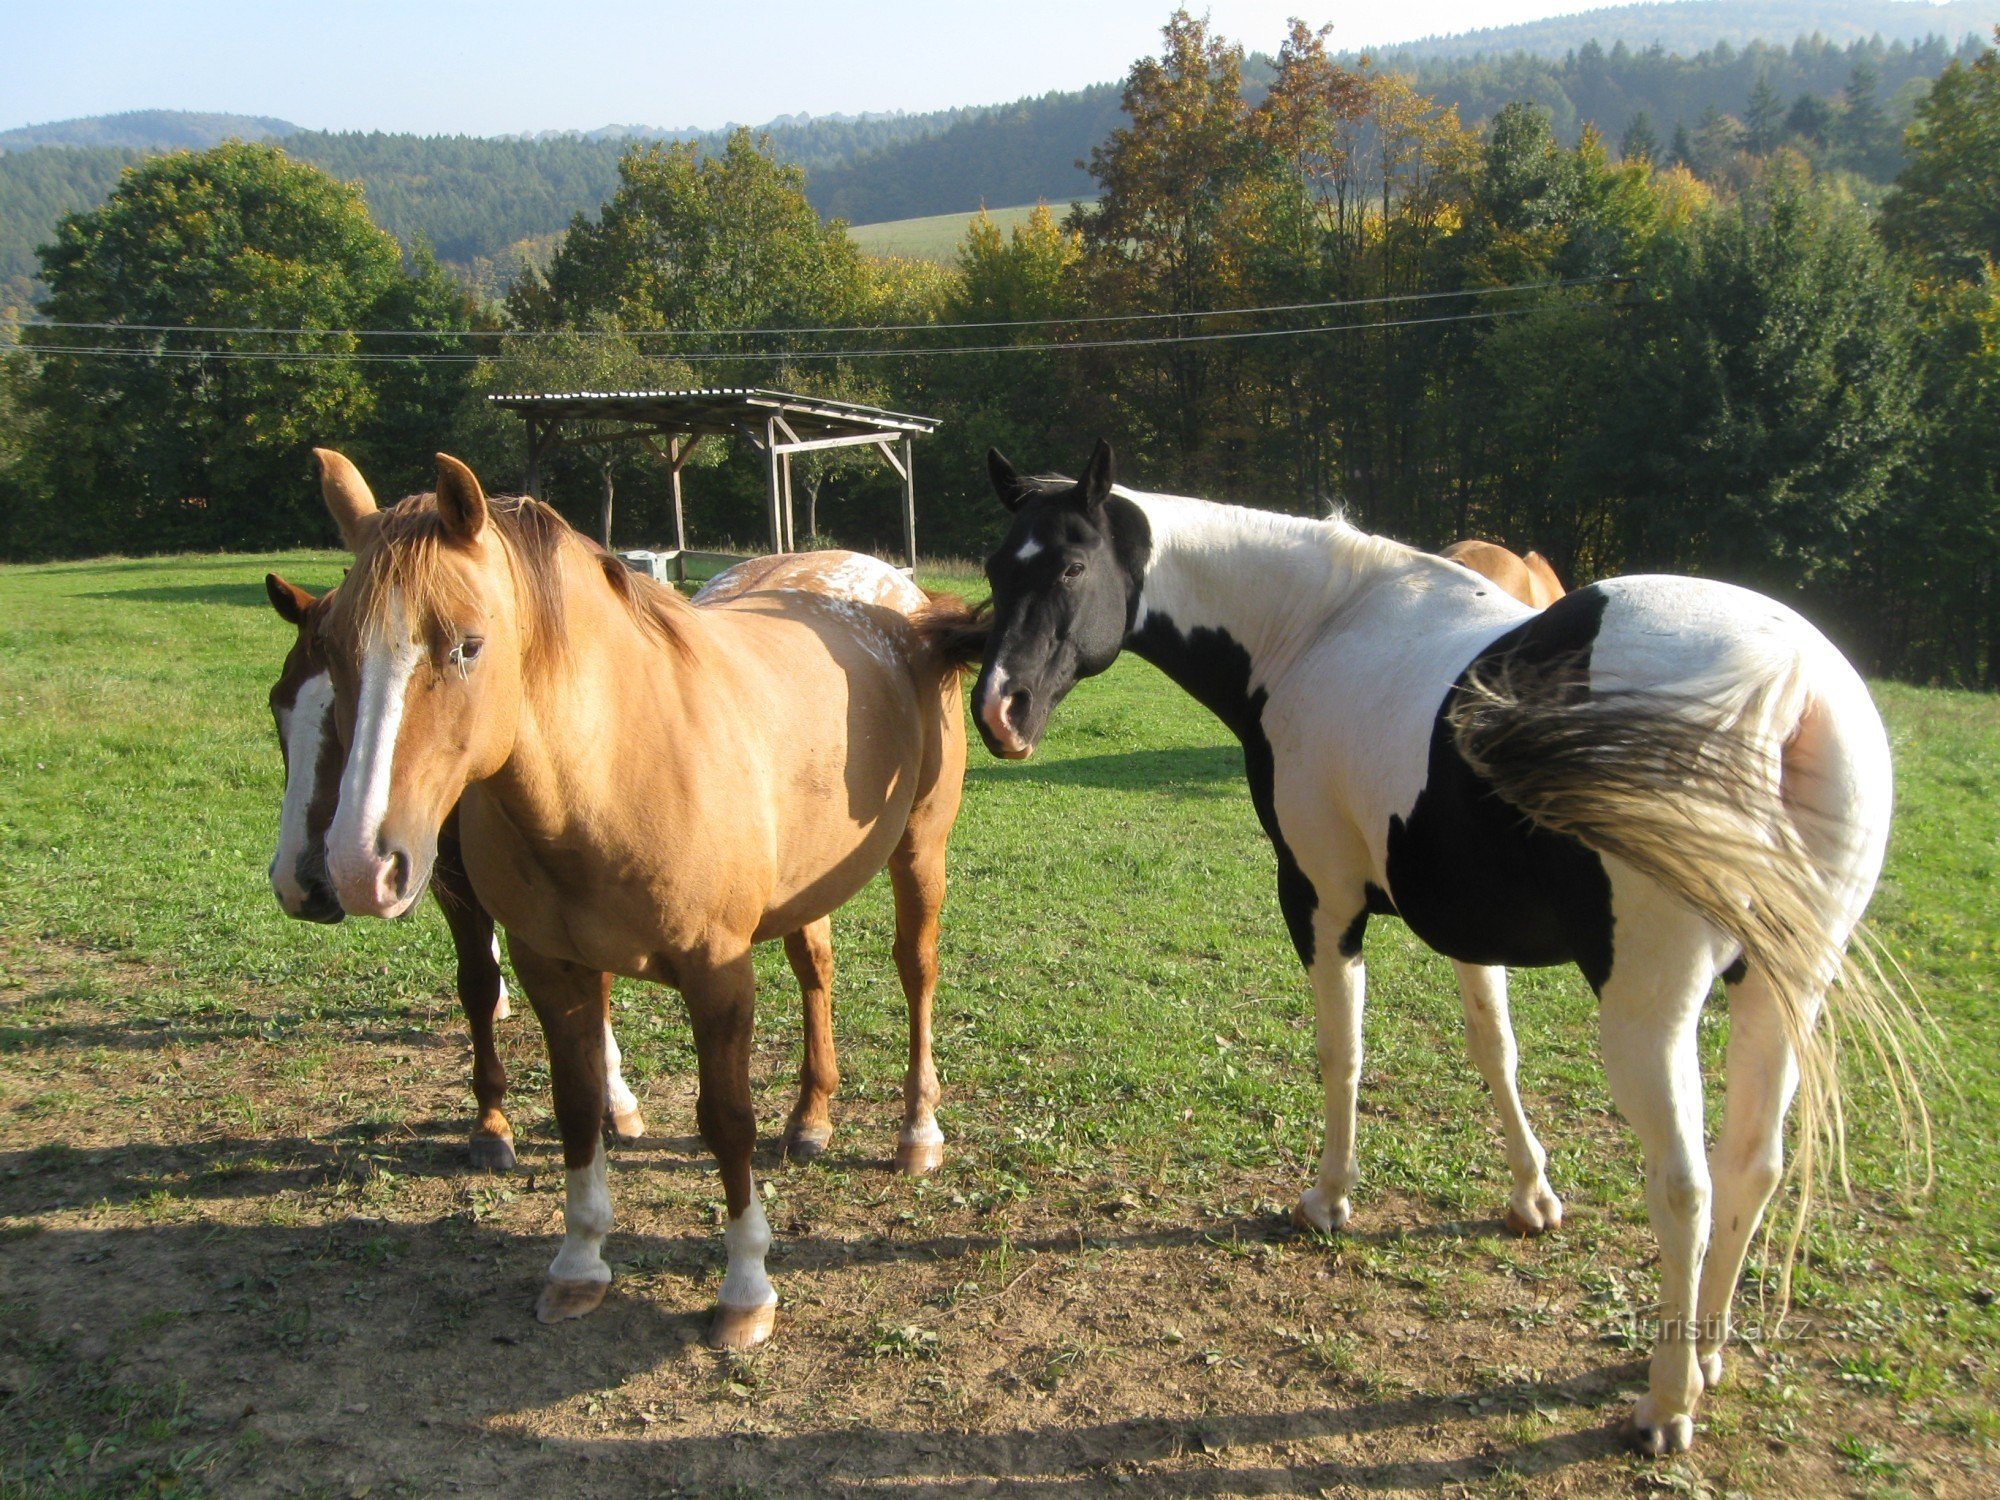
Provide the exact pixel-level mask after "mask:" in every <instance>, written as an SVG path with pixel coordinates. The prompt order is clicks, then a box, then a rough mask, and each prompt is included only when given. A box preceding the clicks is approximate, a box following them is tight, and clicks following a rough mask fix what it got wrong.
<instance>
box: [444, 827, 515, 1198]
mask: <svg viewBox="0 0 2000 1500" xmlns="http://www.w3.org/2000/svg"><path fill="white" fill-rule="evenodd" d="M431 891H432V893H433V894H434V895H435V896H436V897H437V904H438V909H439V910H441V911H442V912H443V913H444V921H445V926H446V927H448V928H450V929H451V946H452V949H453V951H454V952H455V953H456V954H457V956H458V1004H459V1008H460V1009H461V1010H463V1011H464V1012H465V1025H466V1029H467V1030H468V1031H470V1032H471V1033H472V1097H473V1098H474V1099H475V1100H477V1101H478V1104H479V1117H478V1118H477V1119H476V1120H475V1121H473V1125H472V1141H471V1147H470V1156H471V1159H472V1165H473V1166H474V1167H476V1168H478V1169H479V1170H481V1171H486V1172H506V1171H509V1170H511V1169H512V1168H513V1166H514V1129H513V1127H512V1126H511V1125H509V1124H508V1123H507V1116H506V1113H505V1112H504V1111H503V1110H502V1108H501V1105H502V1104H503V1103H504V1101H505V1100H506V1098H507V1066H506V1064H505V1063H503V1062H501V1061H500V1049H499V1048H498V1047H497V1046H496V1045H495V1044H494V1040H493V1022H494V1021H495V1020H496V1019H497V1018H498V1017H499V1016H500V1015H501V1013H502V1010H501V1008H502V1006H504V1005H505V1003H506V998H507V986H506V984H505V982H504V981H503V980H502V979H501V977H500V950H499V948H498V947H497V946H496V945H495V943H494V937H493V918H492V917H491V916H490V915H489V914H488V913H487V910H486V908H485V907H483V906H481V905H480V904H479V898H478V897H477V896H475V895H474V894H473V893H472V882H471V881H470V880H469V879H467V878H466V874H465V866H464V864H463V863H462V862H461V860H460V856H459V852H458V839H457V836H456V834H455V832H454V831H452V830H451V829H450V828H449V826H447V829H446V831H445V832H444V833H442V834H441V835H440V836H439V839H438V853H437V859H436V861H435V862H434V863H433V865H432V867H431Z"/></svg>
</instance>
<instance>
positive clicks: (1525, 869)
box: [1387, 587, 1612, 989]
mask: <svg viewBox="0 0 2000 1500" xmlns="http://www.w3.org/2000/svg"><path fill="white" fill-rule="evenodd" d="M1608 602H1609V601H1608V600H1607V598H1606V596H1605V594H1604V592H1603V591H1602V590H1601V589H1598V588H1595V587H1592V588H1584V589H1578V590H1577V591H1576V592H1574V593H1571V594H1566V595H1564V596H1563V597H1562V598H1561V599H1559V600H1557V601H1556V602H1555V603H1554V604H1552V605H1550V606H1549V607H1548V608H1547V609H1546V610H1544V611H1542V613H1540V614H1538V615H1535V616H1534V617H1532V618H1531V619H1527V620H1524V621H1522V622H1521V623H1520V624H1519V625H1517V626H1515V627H1514V628H1513V629H1512V630H1510V631H1508V632H1507V633H1506V634H1504V635H1502V636H1500V637H1499V638H1498V639H1497V640H1494V641H1492V642H1491V643H1489V644H1488V645H1487V646H1486V647H1485V648H1484V649H1483V650H1482V651H1481V652H1480V653H1479V655H1478V656H1476V657H1474V658H1473V659H1472V661H1471V662H1469V663H1468V664H1467V665H1466V668H1465V671H1464V672H1461V673H1460V674H1459V678H1458V681H1457V682H1455V683H1453V684H1452V687H1451V690H1450V692H1448V693H1446V695H1445V698H1444V701H1443V702H1442V703H1440V704H1439V705H1438V711H1437V717H1436V719H1435V721H1434V723H1433V724H1432V727H1431V744H1430V762H1429V769H1428V774H1427V775H1426V778H1425V781H1424V789H1423V791H1422V792H1421V793H1420V794H1418V797H1417V800H1416V804H1415V805H1414V806H1413V807H1412V808H1411V809H1410V816H1409V818H1408V819H1407V820H1405V819H1403V818H1399V817H1392V818H1390V820H1389V851H1388V866H1387V873H1388V877H1389V890H1390V892H1391V893H1392V895H1393V898H1394V901H1395V909H1396V911H1397V912H1398V913H1399V914H1400V915H1401V916H1402V918H1403V920H1404V921H1406V922H1407V923H1409V925H1410V930H1411V931H1412V932H1414V933H1416V935H1417V936H1418V937H1420V938H1422V939H1423V940H1424V942H1425V943H1427V944H1429V945H1430V946H1431V947H1432V948H1434V949H1436V950H1437V951H1438V952H1439V953H1442V954H1444V955H1445V956H1446V957H1447V958H1455V959H1457V960H1459V961H1460V962H1461V963H1472V964H1504V965H1506V966H1508V967H1509V968H1538V967H1543V966H1546V965H1550V964H1560V963H1574V964H1575V965H1576V966H1577V967H1578V968H1579V969H1581V970H1582V971H1583V977H1584V978H1585V979H1587V980H1588V981H1589V982H1590V986H1591V988H1592V989H1599V988H1601V987H1602V986H1603V984H1604V981H1605V980H1606V979H1608V978H1609V977H1610V974H1611V939H1612V933H1611V927H1612V915H1611V881H1610V878H1609V877H1608V876H1607V875H1606V874H1605V873H1604V862H1603V861H1602V860H1601V859H1599V858H1598V857H1597V855H1596V854H1595V853H1594V852H1593V851H1592V850H1590V849H1588V848H1586V847H1585V846H1584V845H1582V844H1580V843H1578V842H1577V841H1576V840H1575V839H1573V838H1570V837H1568V836H1567V835H1563V834H1555V833H1549V832H1547V831H1545V830H1543V829H1540V828H1537V827H1536V826H1535V825H1534V824H1532V823H1530V822H1529V821H1528V819H1527V818H1526V817H1525V816H1523V815H1522V813H1521V812H1520V811H1519V810H1518V809H1516V808H1514V807H1512V806H1510V805H1509V804H1508V803H1506V802H1504V801H1502V800H1501V798H1500V796H1499V795H1498V794H1497V793H1496V792H1495V791H1494V790H1493V787H1492V784H1491V783H1490V782H1488V781H1486V780H1485V778H1483V777H1481V776H1478V775H1476V774H1475V773H1474V772H1473V770H1472V768H1471V767H1470V766H1468V765H1467V764H1466V763H1465V759H1464V757H1463V756H1461V755H1460V754H1459V753H1458V748H1457V746H1456V745H1455V744H1454V743H1453V740H1452V733H1451V724H1450V721H1449V717H1448V716H1449V712H1450V709H1451V706H1452V703H1453V701H1454V699H1455V698H1456V697H1457V695H1458V693H1459V691H1460V689H1461V688H1462V687H1463V686H1464V684H1465V682H1466V680H1467V678H1468V677H1469V676H1470V675H1471V674H1472V673H1473V672H1474V671H1475V670H1476V669H1479V668H1482V667H1487V666H1488V665H1489V664H1491V663H1493V662H1494V661H1495V660H1496V659H1499V658H1510V659H1511V661H1512V663H1513V665H1514V666H1515V667H1516V668H1521V667H1525V668H1528V669H1529V670H1531V671H1537V670H1539V671H1542V672H1559V673H1561V674H1563V675H1564V676H1565V677H1571V678H1572V680H1573V681H1574V683H1575V687H1576V691H1578V692H1587V691H1588V688H1587V686H1586V684H1587V683H1588V681H1589V673H1590V653H1591V648H1592V646H1593V645H1594V644H1595V643H1596V640H1597V632H1598V629H1599V627H1600V625H1601V624H1602V623H1603V619H1604V609H1605V605H1606V604H1607V603H1608Z"/></svg>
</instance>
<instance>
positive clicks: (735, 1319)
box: [708, 1302, 778, 1352]
mask: <svg viewBox="0 0 2000 1500" xmlns="http://www.w3.org/2000/svg"><path fill="white" fill-rule="evenodd" d="M777 1321H778V1304H777V1303H775V1302H771V1303H767V1304H765V1305H764V1306H763V1307H717V1308H716V1309H715V1320H714V1321H713V1322H712V1323H710V1324H709V1325H708V1347H709V1348H711V1349H735V1350H738V1351H739V1352H740V1351H742V1350H745V1349H755V1348H756V1347H757V1346H758V1345H759V1344H761V1343H763V1342H764V1340H765V1339H767V1338H769V1337H770V1336H771V1329H772V1328H773V1327H775V1326H776V1324H777Z"/></svg>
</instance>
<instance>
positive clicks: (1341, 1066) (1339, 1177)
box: [1299, 914, 1367, 1234]
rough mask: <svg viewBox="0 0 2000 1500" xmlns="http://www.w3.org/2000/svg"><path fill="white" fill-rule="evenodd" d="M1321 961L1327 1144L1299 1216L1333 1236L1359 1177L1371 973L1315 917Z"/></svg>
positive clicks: (1319, 1032)
mask: <svg viewBox="0 0 2000 1500" xmlns="http://www.w3.org/2000/svg"><path fill="white" fill-rule="evenodd" d="M1314 933H1315V939H1316V947H1317V961H1316V962H1315V963H1314V964H1313V967H1312V986H1313V1021H1314V1027H1315V1032H1316V1041H1317V1047H1318V1052H1319V1077H1320V1086H1321V1088H1322V1089H1323V1090H1324V1091H1325V1095H1326V1144H1325V1146H1324V1147H1323V1149H1322V1150H1321V1152H1320V1158H1319V1180H1318V1181H1317V1182H1315V1183H1314V1184H1313V1185H1312V1186H1311V1187H1310V1188H1307V1189H1306V1192H1305V1196H1304V1197H1302V1198H1300V1199H1299V1216H1300V1217H1301V1218H1303V1219H1305V1220H1306V1221H1307V1222H1308V1223H1310V1224H1311V1225H1312V1226H1313V1227H1314V1228H1315V1229H1319V1230H1322V1231H1325V1232H1327V1233H1329V1234H1330V1233H1332V1232H1333V1231H1334V1230H1336V1229H1338V1228H1340V1227H1341V1226H1342V1225H1343V1224H1345V1223H1346V1222H1347V1218H1348V1215H1349V1214H1350V1213H1351V1212H1352V1211H1353V1209H1352V1206H1351V1205H1350V1204H1349V1202H1348V1199H1347V1195H1348V1194H1349V1192H1351V1191H1352V1190H1353V1187H1354V1182H1355V1179H1356V1178H1357V1177H1359V1176H1360V1168H1359V1166H1358V1165H1357V1164H1356V1162H1355V1157H1354V1095H1355V1090H1356V1088H1357V1087H1358V1086H1359V1084H1360V1082H1361V1010H1362V1002H1363V1000H1364V999H1365V997H1366V994H1367V973H1366V971H1365V970H1364V969H1363V968H1362V964H1361V956H1360V955H1359V954H1356V955H1355V956H1354V957H1352V958H1349V957H1347V956H1346V955H1345V954H1343V953H1341V952H1340V948H1339V938H1340V934H1339V933H1338V932H1335V931H1334V930H1332V928H1331V926H1330V924H1329V923H1327V922H1325V921H1323V920H1320V914H1316V915H1315V919H1314Z"/></svg>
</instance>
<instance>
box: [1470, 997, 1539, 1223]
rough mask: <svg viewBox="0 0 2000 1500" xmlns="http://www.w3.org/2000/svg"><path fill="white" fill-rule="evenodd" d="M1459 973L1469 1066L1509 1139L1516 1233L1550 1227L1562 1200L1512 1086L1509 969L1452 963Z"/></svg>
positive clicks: (1514, 1068) (1517, 1090)
mask: <svg viewBox="0 0 2000 1500" xmlns="http://www.w3.org/2000/svg"><path fill="white" fill-rule="evenodd" d="M1452 967H1453V968H1455V969H1456V970H1457V971H1458V996H1459V1000H1460V1001H1461V1002H1462V1003H1463V1005H1464V1007H1465V1040H1466V1045H1467V1046H1468V1047H1469V1048H1470V1050H1471V1052H1472V1062H1473V1066H1475V1067H1476V1068H1478V1069H1479V1076H1480V1077H1482V1078H1484V1079H1485V1080H1486V1087H1487V1088H1488V1090H1490V1091H1491V1093H1492V1095H1493V1104H1494V1107H1495V1108H1496V1109H1497V1110H1498V1111H1499V1114H1500V1132H1501V1134H1502V1135H1503V1136H1504V1137H1505V1138H1506V1141H1507V1167H1508V1170H1509V1171H1511V1172H1512V1173H1513V1174H1514V1190H1513V1193H1512V1194H1511V1195H1510V1197H1509V1200H1508V1205H1507V1206H1508V1208H1509V1209H1510V1210H1511V1211H1512V1216H1513V1218H1514V1219H1515V1220H1516V1221H1517V1222H1516V1223H1515V1225H1514V1227H1515V1228H1516V1229H1518V1230H1525V1231H1529V1232H1532V1231H1535V1230H1542V1229H1553V1228H1555V1227H1556V1226H1557V1225H1558V1224H1560V1223H1561V1222H1562V1201H1561V1200H1560V1199H1559V1198H1557V1197H1556V1195H1555V1193H1554V1192H1553V1191H1552V1190H1551V1189H1550V1187H1549V1180H1548V1178H1547V1177H1546V1176H1545V1175H1543V1174H1544V1169H1545V1168H1546V1167H1547V1165H1548V1153H1547V1152H1545V1151H1543V1150H1542V1143H1541V1142H1540V1141H1538V1140H1536V1139H1535V1132H1534V1130H1533V1129H1532V1128H1530V1126H1529V1124H1528V1114H1527V1111H1526V1110H1524V1109H1523V1108H1522V1107H1521V1091H1520V1088H1519V1087H1518V1086H1517V1084H1516V1082H1515V1074H1516V1071H1517V1067H1518V1054H1517V1053H1516V1051H1515V1047H1514V1027H1513V1022H1512V1019H1511V1017H1510V1016H1509V1015H1508V1011H1507V971H1506V970H1505V969H1497V968H1483V967H1481V966H1479V965H1477V964H1460V963H1455V964H1453V965H1452Z"/></svg>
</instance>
